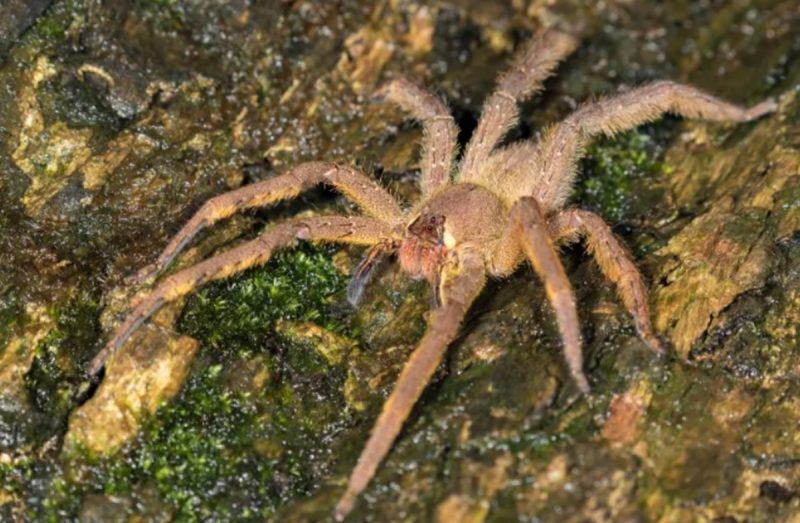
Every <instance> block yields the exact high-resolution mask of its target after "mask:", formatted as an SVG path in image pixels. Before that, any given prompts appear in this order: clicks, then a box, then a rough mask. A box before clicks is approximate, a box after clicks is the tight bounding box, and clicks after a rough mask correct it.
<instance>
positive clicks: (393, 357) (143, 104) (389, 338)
mask: <svg viewBox="0 0 800 523" xmlns="http://www.w3.org/2000/svg"><path fill="white" fill-rule="evenodd" d="M48 4H49V6H48ZM45 8H46V9H45ZM20 9H21V10H20ZM0 13H1V14H3V16H2V17H0V18H2V20H3V21H4V22H3V23H11V24H12V25H13V27H12V28H11V29H9V30H8V31H5V30H0V34H2V38H0V57H4V58H3V59H2V61H0V85H2V86H3V88H2V89H0V131H2V132H0V136H2V143H1V144H0V167H1V168H0V519H2V520H6V519H8V520H45V519H49V520H70V519H71V520H74V519H81V520H85V521H108V520H114V521H162V520H163V521H166V520H171V519H177V520H220V521H225V520H236V521H251V520H253V521H263V520H265V519H267V520H275V521H318V520H324V519H326V518H329V517H330V513H331V509H332V507H333V504H334V503H335V501H336V499H337V496H338V495H339V494H340V492H341V490H342V489H343V487H344V483H345V481H346V478H347V475H348V473H349V471H350V468H351V467H352V466H353V464H354V463H355V460H356V458H357V456H358V453H359V452H360V450H361V447H362V445H363V443H364V441H365V440H366V437H367V435H368V431H369V429H370V427H371V425H372V422H373V420H374V418H375V416H376V414H377V412H378V409H379V408H380V406H381V403H382V402H383V400H384V399H385V397H386V395H387V394H388V392H389V391H390V390H391V386H392V384H393V382H394V380H395V378H396V376H397V374H398V373H399V370H400V368H401V366H402V363H403V361H404V360H405V358H406V357H407V356H408V354H409V353H410V351H411V350H412V349H413V346H414V343H415V341H416V340H417V339H419V337H420V336H421V334H422V330H423V328H424V318H425V311H426V310H427V309H428V307H429V305H430V300H431V296H430V295H429V291H428V290H427V289H426V288H425V287H424V286H423V285H420V284H418V283H414V282H409V281H408V280H406V279H405V278H404V277H403V276H402V275H400V274H398V273H397V272H396V270H395V269H394V268H392V267H390V266H387V267H384V268H382V269H381V270H380V271H379V273H378V274H377V275H376V277H375V278H374V281H373V284H372V285H371V286H370V287H369V288H368V289H367V291H366V293H365V296H364V300H363V303H362V304H361V305H360V306H359V307H358V308H357V309H353V308H352V307H350V306H349V305H348V304H347V301H346V297H345V295H346V290H345V287H346V285H347V275H348V274H349V272H351V271H352V268H353V267H354V266H355V264H356V263H358V260H359V259H360V256H361V252H360V251H359V250H357V249H348V248H338V247H334V248H329V247H302V248H299V249H297V250H294V251H292V252H286V253H282V254H280V255H278V256H276V257H275V259H273V260H272V261H271V262H270V263H269V264H267V265H266V266H265V267H262V268H257V269H253V270H250V271H248V272H246V273H244V274H242V275H239V276H236V277H233V278H230V279H229V280H226V281H224V282H218V283H216V284H213V285H210V286H208V287H207V288H205V289H203V290H201V291H199V292H197V293H195V294H194V295H192V296H190V297H189V298H187V300H186V302H185V304H177V305H176V306H174V307H172V308H170V309H168V310H166V311H165V312H164V314H163V315H160V316H159V317H158V318H157V319H156V321H154V322H152V323H151V324H150V325H148V326H145V327H144V328H143V329H142V330H141V332H140V333H139V334H138V335H137V336H135V337H134V339H133V340H132V341H131V343H129V344H128V345H127V346H126V347H125V349H124V351H123V352H122V353H120V355H119V356H118V357H117V358H115V360H113V361H112V363H111V365H109V368H108V371H107V374H106V377H105V381H104V382H103V383H102V384H101V385H100V386H99V387H98V388H96V389H94V388H93V387H92V386H91V384H90V383H89V381H88V380H87V378H86V376H85V375H84V373H83V369H84V368H85V367H86V364H87V363H88V361H89V360H90V359H91V357H92V356H93V355H94V354H95V353H96V351H97V350H99V348H100V347H101V346H102V343H103V341H104V340H105V339H107V337H108V336H109V335H110V334H111V331H112V330H113V329H114V327H115V326H116V325H117V324H118V322H119V321H120V320H121V319H122V317H123V316H124V314H125V313H126V312H127V311H128V310H129V306H130V300H135V299H137V296H138V297H141V295H142V293H144V292H146V291H147V288H148V286H149V285H152V283H153V282H146V283H144V284H142V285H134V284H133V283H132V281H131V279H130V278H129V276H131V275H133V274H135V273H136V272H137V271H138V270H139V269H140V268H142V267H144V266H145V265H147V263H149V262H151V261H152V260H153V259H154V258H155V256H157V254H158V252H159V251H160V249H161V248H162V247H163V246H164V245H165V243H166V241H167V240H168V238H169V237H170V236H171V234H173V233H174V232H176V231H177V229H178V228H179V227H180V226H181V224H182V223H184V222H185V221H186V220H187V219H188V217H189V216H190V215H191V214H192V212H193V211H194V210H196V209H197V208H198V207H199V205H200V204H201V203H202V202H203V201H204V200H206V199H207V198H208V197H210V196H212V195H215V194H219V193H221V192H224V191H226V190H228V189H230V188H235V187H238V186H240V185H242V184H246V183H252V182H254V181H258V180H262V179H266V178H269V177H272V176H275V175H276V174H279V173H280V172H282V171H283V170H284V169H286V168H288V167H290V166H293V165H296V164H298V163H300V162H302V161H307V160H312V159H327V160H334V161H341V162H347V163H352V164H355V165H358V166H359V167H361V168H363V169H364V170H367V171H369V172H371V173H373V174H374V175H375V176H376V177H377V178H378V179H380V180H381V182H382V183H383V184H384V185H386V186H387V187H389V188H390V189H391V190H392V192H393V193H395V194H397V195H398V196H399V197H400V198H401V199H403V200H404V201H411V200H413V199H414V198H415V197H416V196H417V195H418V190H417V189H416V186H415V173H416V169H417V168H418V162H417V149H416V144H417V143H418V141H419V138H420V136H421V134H420V131H419V129H418V128H417V127H416V126H414V125H413V124H412V123H411V122H409V121H408V120H407V118H405V116H404V115H403V114H402V113H401V112H400V111H398V110H396V109H395V108H392V107H385V106H382V105H379V104H375V103H372V102H371V101H370V100H369V93H370V91H371V89H372V88H373V87H374V86H375V85H376V84H377V83H379V82H380V81H381V80H382V79H385V78H388V77H391V76H392V75H396V74H406V75H409V76H412V77H414V78H416V79H418V80H420V81H422V82H425V83H427V84H429V85H431V86H433V87H434V88H435V89H436V90H437V91H438V92H440V93H441V94H442V95H443V96H445V97H446V98H447V100H448V102H449V104H450V106H451V108H452V109H453V111H454V114H455V115H456V117H457V119H458V122H459V124H460V125H461V128H462V131H463V132H462V137H461V138H462V141H464V140H466V139H467V138H468V136H469V133H470V132H471V131H472V129H473V127H474V125H475V122H476V119H477V117H478V115H479V113H480V107H481V103H482V100H483V99H484V97H485V96H486V95H487V94H488V93H489V91H490V90H491V88H492V85H493V81H494V79H495V77H496V74H497V73H498V70H499V69H500V68H501V64H503V63H505V61H506V60H507V59H508V57H509V56H510V54H511V52H512V51H513V48H514V46H515V45H516V44H517V43H519V42H520V41H521V40H522V39H523V38H524V37H525V36H526V35H528V34H529V33H531V32H534V31H536V30H538V29H540V28H542V27H549V26H561V27H568V28H581V31H582V34H583V44H582V46H581V48H580V49H579V51H578V52H577V53H576V54H575V55H574V56H573V57H571V58H570V59H569V60H568V61H567V62H566V63H565V64H563V66H562V67H561V68H560V69H559V71H558V74H557V76H556V77H554V78H552V79H551V80H548V82H547V84H546V87H547V90H546V91H545V92H544V93H543V94H541V95H539V96H538V97H537V98H536V99H535V100H532V101H531V102H528V103H525V104H524V105H523V111H522V114H523V115H524V116H523V121H522V122H521V124H520V125H519V126H518V127H516V128H515V129H513V130H512V131H511V133H510V135H509V140H512V139H518V138H530V137H535V136H537V133H538V132H539V131H540V130H541V129H542V127H543V126H544V125H546V124H547V123H548V122H551V121H555V120H557V119H559V118H561V117H563V116H564V115H565V114H567V113H568V112H569V111H570V110H571V109H573V108H574V107H575V106H576V104H578V103H580V102H581V101H584V100H587V99H589V98H591V97H592V96H594V95H596V94H599V93H603V92H606V93H607V92H614V91H615V90H617V89H618V88H620V87H630V86H633V85H637V84H640V83H642V82H645V81H648V80H651V79H657V78H670V79H675V80H679V81H684V82H690V83H693V84H695V85H698V86H699V87H702V88H704V89H706V90H708V91H710V92H713V93H715V94H718V95H720V96H723V97H726V98H728V99H731V100H733V101H735V102H738V103H742V104H752V103H755V102H757V101H760V100H761V99H763V98H765V97H766V96H778V97H779V100H780V109H779V111H778V112H777V114H775V115H771V116H769V117H767V118H764V119H762V120H760V121H757V122H753V123H749V124H745V125H739V126H729V125H718V124H708V123H702V122H688V121H682V120H679V119H676V118H671V117H668V118H666V119H665V120H663V121H659V122H656V123H652V124H648V125H646V126H643V127H641V128H639V129H637V130H635V131H633V132H630V133H625V134H623V135H620V136H618V137H616V138H614V139H604V140H600V141H598V142H597V143H595V144H593V145H592V146H591V147H590V148H589V150H588V151H587V152H588V155H587V158H586V160H585V161H583V162H582V163H581V174H580V176H579V182H578V185H577V187H576V191H575V195H574V197H573V199H572V203H573V204H574V205H578V206H581V207H584V208H587V209H591V210H594V211H596V212H598V213H600V214H601V215H603V216H604V217H606V218H607V219H608V220H609V222H611V223H612V224H613V225H614V230H615V232H617V233H618V234H619V235H620V236H621V237H622V238H623V239H624V241H625V242H626V244H627V245H628V246H629V247H630V249H631V251H632V252H633V253H634V256H635V257H636V258H637V263H638V265H639V266H640V267H641V268H642V270H643V272H644V273H645V275H646V276H647V278H648V280H649V281H650V282H651V283H650V298H651V307H652V310H653V316H654V321H655V323H656V325H657V328H658V331H659V332H660V333H661V335H662V336H663V338H664V340H665V341H667V342H668V344H669V345H670V347H671V352H670V354H669V356H667V357H666V358H664V359H661V360H659V359H656V358H654V357H653V356H652V355H651V353H650V352H649V351H648V349H647V348H646V347H645V346H644V344H643V343H642V342H641V341H640V340H639V339H638V338H637V337H636V335H635V332H634V329H633V327H632V325H631V320H630V318H629V317H628V316H627V315H626V314H625V312H624V310H623V308H622V306H621V304H620V303H619V301H618V300H617V298H616V296H615V293H614V290H613V289H612V288H611V287H610V285H609V284H608V283H607V282H605V281H604V280H603V279H602V277H601V275H600V274H599V271H598V270H597V268H596V266H595V265H594V263H593V261H592V260H591V259H589V258H588V256H587V255H586V253H585V252H584V250H583V249H582V248H580V247H575V248H571V249H569V250H566V251H565V252H564V260H565V264H566V266H567V268H568V271H569V274H570V278H571V280H572V282H573V284H574V286H575V290H576V294H577V298H578V303H579V315H580V317H581V321H582V328H583V334H584V338H585V340H586V347H585V354H586V360H587V363H586V368H587V371H588V372H587V373H588V375H589V379H590V381H591V382H592V384H593V387H594V391H593V394H592V395H591V396H590V397H581V396H580V395H579V394H578V392H577V390H576V389H575V388H574V387H573V386H572V385H571V384H570V382H569V380H568V379H567V374H566V372H565V368H564V365H563V363H562V359H561V355H560V342H559V338H558V332H557V329H556V327H555V324H554V320H553V317H552V314H551V312H550V309H549V306H548V305H547V303H546V301H545V296H544V292H543V290H542V288H541V285H540V284H539V283H538V282H537V281H536V279H535V278H534V276H533V274H532V273H531V271H530V270H527V269H525V270H521V271H520V272H519V273H518V274H515V275H514V276H512V277H511V278H509V279H508V280H507V281H504V282H493V283H492V284H491V285H490V286H489V287H488V288H487V290H486V292H485V293H484V294H483V295H482V296H481V298H480V300H479V301H478V303H477V304H476V305H475V307H474V308H473V310H472V311H471V313H470V316H469V318H468V320H467V322H466V324H465V328H464V332H463V335H462V337H461V338H460V339H459V340H458V341H457V342H456V343H455V344H454V345H453V347H451V349H450V351H449V354H448V359H447V362H446V364H445V365H443V366H442V368H441V369H440V371H439V372H438V373H437V375H436V377H435V379H434V382H433V383H432V385H431V386H430V387H429V388H428V389H427V391H426V392H425V394H424V396H423V398H422V400H421V402H420V404H419V405H418V407H417V408H416V409H415V411H414V414H413V415H412V417H411V419H410V420H409V421H408V423H407V425H406V427H405V429H404V431H403V433H402V435H401V437H400V439H399V440H398V442H397V444H396V445H395V447H394V449H393V451H392V453H391V454H390V456H389V458H388V459H387V460H386V462H385V463H384V464H383V466H382V467H381V469H380V470H379V473H378V475H377V477H376V479H375V481H373V483H372V484H371V486H370V487H369V488H368V490H367V491H366V492H365V495H364V496H363V497H362V499H361V500H360V501H359V503H358V505H357V507H356V511H355V512H354V513H353V516H352V520H353V521H362V520H367V521H372V520H375V521H377V520H387V519H391V520H404V521H405V520H407V521H417V520H428V521H443V522H444V521H448V522H450V521H464V522H466V521H469V522H480V521H510V520H511V521H562V520H563V521H586V520H591V521H665V522H667V521H755V522H758V521H793V519H792V518H796V514H797V513H798V511H800V496H798V494H797V493H798V492H800V468H798V467H799V465H798V463H800V440H798V437H797V434H798V433H800V404H798V400H797V397H798V392H800V334H798V325H799V324H800V183H798V182H800V95H798V85H800V37H798V35H800V8H798V6H797V3H796V2H794V1H790V0H784V1H781V0H765V1H760V2H733V3H730V2H689V1H686V2H684V1H675V2H669V3H668V4H665V3H654V2H645V1H638V0H635V1H632V2H614V3H610V2H562V3H557V4H556V3H552V2H541V1H536V0H532V1H516V0H515V1H513V2H507V3H506V2H494V3H486V2H472V1H465V0H459V1H454V2H446V3H435V4H432V3H431V4H428V3H422V2H413V1H402V2H377V3H376V2H362V1H358V0H341V1H338V2H324V3H321V2H301V1H297V2H265V3H253V2H247V1H243V0H242V1H239V0H234V1H229V2H183V1H173V0H158V1H144V2H133V1H126V0H113V1H109V2H99V1H96V0H56V1H53V2H28V3H21V2H13V1H12V2H9V3H6V4H4V5H3V6H2V7H0ZM7 21H10V22H7ZM351 210H352V208H351V207H350V205H349V204H348V203H346V202H345V201H343V200H342V199H341V198H339V197H337V196H336V195H334V194H332V193H330V192H327V191H324V190H314V191H310V192H309V193H307V194H305V195H303V196H302V197H301V198H299V199H298V200H297V201H296V202H292V203H285V204H281V205H278V206H277V207H275V208H273V209H269V210H263V211H258V212H248V213H244V214H243V215H242V216H241V217H237V218H234V219H231V220H229V221H227V222H225V223H223V224H220V225H219V226H218V227H216V228H215V229H214V230H213V231H209V232H208V233H204V234H202V235H201V237H200V238H198V240H197V241H196V242H195V243H194V245H193V246H192V247H191V248H190V249H188V250H187V251H186V252H185V254H184V255H182V256H181V257H180V258H179V260H178V261H177V262H176V265H177V266H187V265H190V264H191V263H194V262H195V261H197V260H198V259H200V258H202V257H204V256H207V255H209V254H211V253H214V252H218V251H220V250H223V249H226V248H229V247H230V246H232V245H235V244H236V243H238V242H240V241H243V240H244V239H247V238H249V237H252V236H253V235H254V234H256V233H257V232H258V231H259V230H261V229H263V228H264V227H265V226H268V225H269V224H271V223H274V222H275V221H277V220H280V219H282V218H285V217H287V216H290V215H293V214H296V213H297V212H311V213H320V212H331V211H338V212H347V211H351ZM148 376H151V378H152V379H151V378H148ZM156 377H157V379H156Z"/></svg>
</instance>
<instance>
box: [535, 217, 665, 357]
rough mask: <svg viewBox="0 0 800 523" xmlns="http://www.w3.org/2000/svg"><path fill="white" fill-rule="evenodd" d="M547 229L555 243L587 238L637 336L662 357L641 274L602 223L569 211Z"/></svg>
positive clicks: (548, 223)
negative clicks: (630, 318)
mask: <svg viewBox="0 0 800 523" xmlns="http://www.w3.org/2000/svg"><path fill="white" fill-rule="evenodd" d="M547 226H548V229H549V234H550V237H551V238H553V240H554V241H555V242H556V243H571V242H574V241H577V240H578V239H580V237H586V240H587V241H586V243H587V247H588V249H589V252H590V253H591V254H592V255H593V256H594V259H595V260H596V261H597V264H598V265H599V266H600V270H601V271H602V272H603V274H604V275H605V277H606V278H608V279H609V280H611V281H612V282H613V283H614V284H615V285H616V286H617V289H618V292H619V295H620V298H622V302H623V303H624V304H625V308H627V309H628V312H629V313H630V314H631V316H633V320H634V322H635V324H636V330H637V331H638V333H639V336H640V337H641V338H642V340H644V342H645V343H647V345H648V346H649V347H650V348H651V349H652V350H653V351H655V352H657V353H659V354H662V353H663V352H664V348H663V346H662V344H661V341H660V340H659V339H658V337H657V336H656V334H655V332H654V331H653V326H652V324H651V323H650V310H649V308H648V306H647V287H645V284H644V280H643V279H642V274H641V273H640V272H639V270H638V269H637V268H636V265H635V264H634V263H633V260H632V258H631V256H630V254H628V252H627V250H626V249H625V247H624V246H623V244H622V242H621V241H620V240H619V239H618V238H617V237H616V236H615V235H614V233H613V232H612V231H611V228H610V227H609V226H608V225H607V224H606V223H605V222H604V221H603V219H602V218H601V217H599V216H598V215H596V214H594V213H592V212H589V211H584V210H580V209H568V210H564V211H561V212H559V213H557V214H556V215H554V216H552V217H551V218H549V219H548V222H547Z"/></svg>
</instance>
